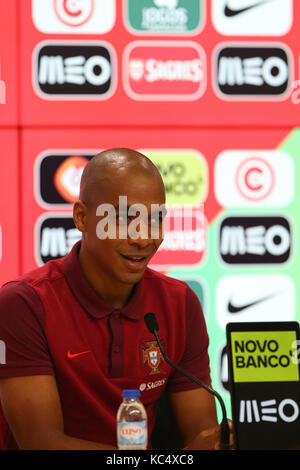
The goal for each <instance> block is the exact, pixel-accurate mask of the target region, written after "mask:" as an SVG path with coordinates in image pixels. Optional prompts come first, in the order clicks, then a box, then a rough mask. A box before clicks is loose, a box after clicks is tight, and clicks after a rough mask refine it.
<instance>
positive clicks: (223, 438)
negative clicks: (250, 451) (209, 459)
mask: <svg viewBox="0 0 300 470" xmlns="http://www.w3.org/2000/svg"><path fill="white" fill-rule="evenodd" d="M153 334H154V336H155V339H156V341H157V344H158V347H159V349H160V351H161V353H162V355H163V357H164V359H165V361H166V362H167V363H168V364H169V365H170V366H171V367H174V369H176V370H178V371H179V372H181V373H182V374H183V375H185V376H186V377H188V378H189V379H191V380H192V381H193V382H196V383H197V384H198V385H200V386H201V387H203V388H205V390H207V391H208V392H209V393H211V394H213V395H214V396H215V397H216V398H217V399H218V401H219V403H220V406H221V409H222V415H223V418H222V421H221V425H220V448H221V450H228V449H229V427H228V421H227V413H226V408H225V404H224V401H223V399H222V397H221V395H220V394H219V393H218V392H216V390H214V389H213V388H211V387H208V385H206V384H204V383H203V382H201V380H199V379H197V377H194V376H193V375H192V374H190V373H189V372H188V371H186V370H184V369H182V368H181V367H180V366H178V365H177V364H174V363H173V362H172V361H171V360H170V359H169V358H168V356H167V355H166V353H165V350H164V348H163V345H162V344H161V341H160V338H159V336H158V333H157V330H156V329H154V330H153Z"/></svg>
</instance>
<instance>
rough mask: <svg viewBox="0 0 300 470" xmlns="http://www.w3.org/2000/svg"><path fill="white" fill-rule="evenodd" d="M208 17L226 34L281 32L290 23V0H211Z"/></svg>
mask: <svg viewBox="0 0 300 470" xmlns="http://www.w3.org/2000/svg"><path fill="white" fill-rule="evenodd" d="M212 18H213V23H214V26H215V28H216V29H217V31H218V32H219V33H221V34H225V35H228V36H282V35H284V34H286V33H287V32H288V31H289V30H290V28H291V26H292V22H293V1H292V0H212ZM266 18H267V19H268V21H266Z"/></svg>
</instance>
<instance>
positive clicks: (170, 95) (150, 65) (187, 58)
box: [123, 41, 207, 101]
mask: <svg viewBox="0 0 300 470" xmlns="http://www.w3.org/2000/svg"><path fill="white" fill-rule="evenodd" d="M206 68H207V66H206V56H205V52H204V49H203V48H202V47H201V46H200V45H199V44H197V43H196V42H192V41H136V42H132V43H130V44H128V46H127V47H126V48H125V50H124V55H123V84H124V89H125V91H126V93H127V94H128V95H129V97H130V98H132V99H134V100H144V101H148V100H156V101H179V100H181V101H192V100H196V99H199V98H201V96H202V95H203V93H204V91H205V89H206V80H207V79H206V75H207V70H206Z"/></svg>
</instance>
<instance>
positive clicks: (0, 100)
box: [0, 61, 6, 104]
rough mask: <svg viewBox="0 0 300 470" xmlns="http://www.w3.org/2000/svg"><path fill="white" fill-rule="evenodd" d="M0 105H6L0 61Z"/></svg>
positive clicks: (4, 85)
mask: <svg viewBox="0 0 300 470" xmlns="http://www.w3.org/2000/svg"><path fill="white" fill-rule="evenodd" d="M0 104H6V84H5V82H4V81H3V80H1V61H0Z"/></svg>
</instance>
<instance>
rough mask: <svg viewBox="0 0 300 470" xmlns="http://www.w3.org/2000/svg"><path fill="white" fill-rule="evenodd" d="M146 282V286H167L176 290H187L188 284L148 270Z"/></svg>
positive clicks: (145, 277) (145, 276)
mask: <svg viewBox="0 0 300 470" xmlns="http://www.w3.org/2000/svg"><path fill="white" fill-rule="evenodd" d="M144 282H146V284H148V283H149V284H151V283H156V285H161V286H166V287H168V288H172V287H173V288H174V289H187V288H188V284H187V283H186V282H185V281H183V280H180V279H176V278H174V277H170V276H167V275H166V274H163V273H160V272H158V271H154V270H153V269H150V268H147V269H146V270H145V273H144Z"/></svg>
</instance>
